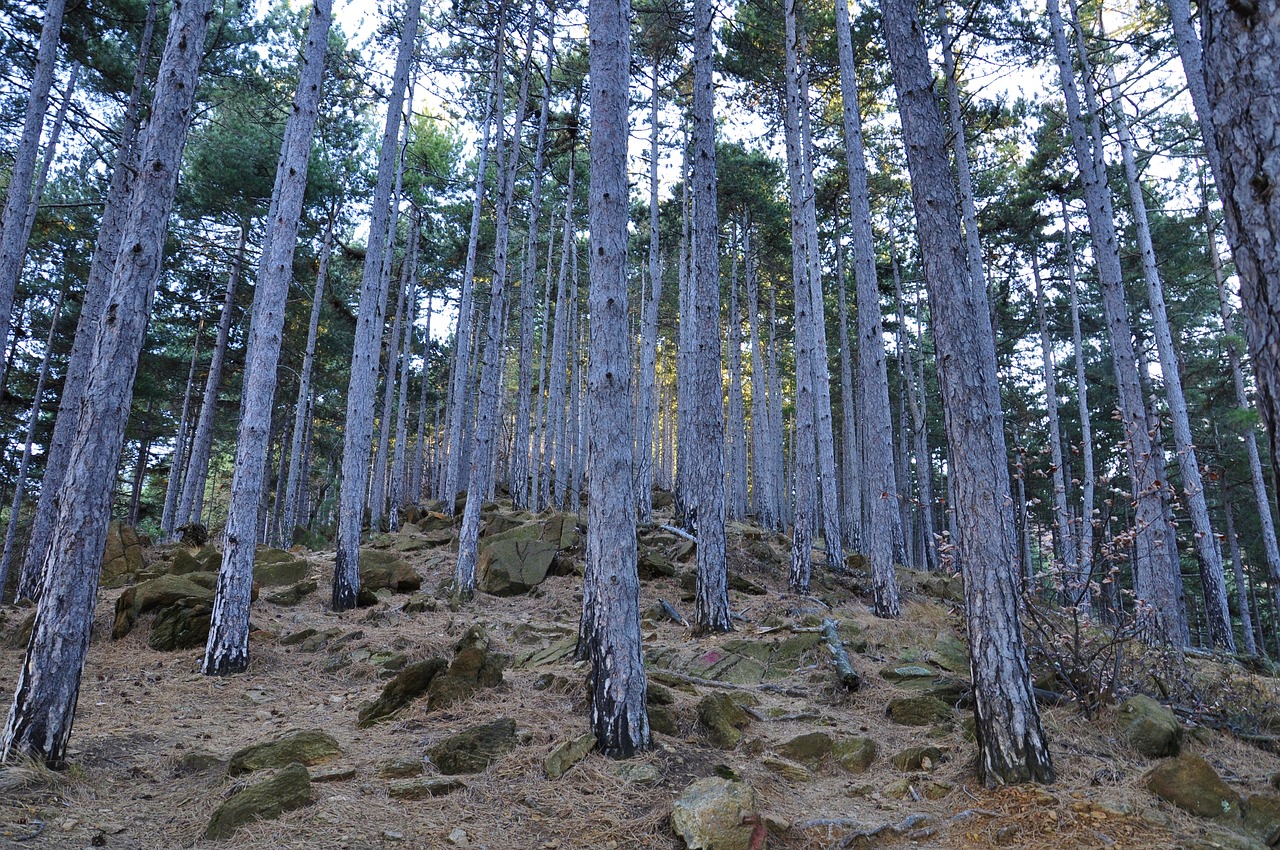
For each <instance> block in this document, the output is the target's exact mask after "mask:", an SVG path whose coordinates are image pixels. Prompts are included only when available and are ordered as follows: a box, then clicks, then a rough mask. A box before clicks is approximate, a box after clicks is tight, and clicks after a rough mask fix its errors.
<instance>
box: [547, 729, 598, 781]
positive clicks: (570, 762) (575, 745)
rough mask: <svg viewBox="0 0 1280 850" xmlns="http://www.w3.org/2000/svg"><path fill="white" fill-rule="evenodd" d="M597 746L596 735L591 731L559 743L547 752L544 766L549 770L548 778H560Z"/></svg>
mask: <svg viewBox="0 0 1280 850" xmlns="http://www.w3.org/2000/svg"><path fill="white" fill-rule="evenodd" d="M595 746H596V736H595V735H594V734H593V733H591V732H588V733H586V734H585V735H579V736H578V737H576V738H570V739H569V740H567V741H564V742H562V743H559V744H557V745H556V747H555V749H553V750H552V751H551V752H549V753H547V757H546V759H545V760H544V761H543V762H542V766H543V767H544V768H546V771H547V778H548V779H559V778H560V777H561V776H564V775H565V772H566V771H568V770H569V768H571V767H573V766H574V765H575V764H577V763H578V762H580V761H582V760H583V759H584V758H586V757H587V754H588V753H590V752H591V751H592V750H593V749H595Z"/></svg>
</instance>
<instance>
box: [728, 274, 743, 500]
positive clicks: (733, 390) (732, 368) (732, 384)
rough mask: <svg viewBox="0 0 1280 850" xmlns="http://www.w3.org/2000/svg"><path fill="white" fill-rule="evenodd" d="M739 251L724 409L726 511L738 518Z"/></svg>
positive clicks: (740, 475) (733, 276) (731, 285)
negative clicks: (726, 408) (727, 401)
mask: <svg viewBox="0 0 1280 850" xmlns="http://www.w3.org/2000/svg"><path fill="white" fill-rule="evenodd" d="M738 267H739V263H738V254H737V252H736V251H735V252H734V255H733V259H732V263H731V271H730V272H729V332H728V334H727V341H728V348H729V358H728V359H729V369H728V372H729V404H728V410H727V412H726V414H725V415H726V423H727V424H726V426H725V431H726V437H727V440H726V445H725V450H726V462H725V467H726V472H727V473H728V488H727V490H726V495H725V513H726V515H727V516H728V518H729V519H735V520H740V519H742V518H743V517H744V516H746V514H747V419H746V409H745V407H744V405H743V401H742V311H741V308H740V307H739V299H738Z"/></svg>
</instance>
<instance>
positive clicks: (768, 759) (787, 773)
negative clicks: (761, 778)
mask: <svg viewBox="0 0 1280 850" xmlns="http://www.w3.org/2000/svg"><path fill="white" fill-rule="evenodd" d="M760 764H762V765H764V766H765V767H766V768H768V769H769V770H772V771H773V772H774V773H776V774H778V775H779V776H781V777H782V778H783V779H787V780H790V781H791V782H808V781H809V780H810V779H813V772H812V771H811V770H809V768H807V767H805V766H804V765H802V764H800V763H799V762H794V761H791V760H789V759H783V758H777V757H775V756H765V757H764V758H762V759H760Z"/></svg>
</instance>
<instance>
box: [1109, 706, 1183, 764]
mask: <svg viewBox="0 0 1280 850" xmlns="http://www.w3.org/2000/svg"><path fill="white" fill-rule="evenodd" d="M1120 716H1121V718H1122V722H1123V719H1124V718H1128V720H1127V723H1126V724H1125V728H1124V737H1125V740H1126V741H1127V742H1128V743H1129V746H1131V747H1133V748H1134V749H1135V750H1137V751H1138V752H1139V753H1141V754H1142V755H1144V756H1146V757H1147V758H1151V759H1154V758H1163V757H1164V756H1176V755H1177V754H1178V753H1179V752H1180V751H1181V750H1182V724H1181V723H1179V722H1178V718H1177V717H1175V716H1174V714H1173V712H1172V711H1170V710H1169V709H1168V708H1166V707H1165V706H1163V705H1161V704H1160V703H1158V702H1156V701H1155V700H1153V699H1152V698H1151V697H1147V696H1142V695H1141V694H1139V695H1138V696H1133V697H1129V699H1127V700H1125V701H1124V702H1123V703H1122V704H1121V705H1120Z"/></svg>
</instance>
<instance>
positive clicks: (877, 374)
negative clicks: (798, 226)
mask: <svg viewBox="0 0 1280 850" xmlns="http://www.w3.org/2000/svg"><path fill="white" fill-rule="evenodd" d="M836 38H837V41H838V44H839V49H840V91H841V100H842V102H843V104H844V110H843V112H844V147H845V168H846V169H847V170H848V174H849V232H850V233H851V234H852V235H853V275H854V282H855V285H856V287H857V301H856V306H857V309H858V383H859V384H860V386H861V393H862V394H861V400H862V404H861V406H860V407H859V409H858V415H859V417H860V420H861V422H860V424H861V426H862V427H861V428H859V429H858V430H859V437H860V438H861V440H862V451H861V453H860V454H861V460H862V467H861V472H862V493H861V496H862V498H861V500H860V501H861V503H862V511H863V513H864V514H865V516H866V521H865V526H864V529H865V531H864V533H863V534H862V535H861V540H860V543H861V545H862V549H863V552H864V553H865V554H866V556H867V560H868V562H869V565H870V567H871V582H872V597H873V602H872V607H873V610H874V611H875V614H876V616H878V617H897V616H898V614H899V612H900V610H901V601H900V599H899V596H898V580H897V577H896V575H895V573H894V570H893V549H892V544H893V524H894V516H895V514H896V512H897V507H898V505H897V502H898V500H897V489H896V488H895V487H894V482H893V468H892V467H891V466H890V464H891V463H892V462H893V424H892V422H891V421H890V419H889V367H888V363H887V362H886V360H885V353H884V326H883V323H882V320H881V311H880V286H879V284H878V283H877V281H876V264H875V263H876V261H875V242H874V236H873V235H872V231H871V200H870V195H869V193H868V189H867V162H866V154H865V153H864V150H863V144H862V118H861V117H860V116H859V114H858V81H857V78H856V76H855V74H854V67H853V42H852V38H851V34H850V31H849V4H848V2H847V0H836ZM843 285H844V282H843V281H841V286H842V287H843ZM842 299H843V296H842ZM842 303H843V302H842ZM841 342H842V343H845V342H846V341H845V340H842V341H841ZM848 462H849V461H848V459H846V460H845V463H848ZM828 545H829V544H828Z"/></svg>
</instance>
